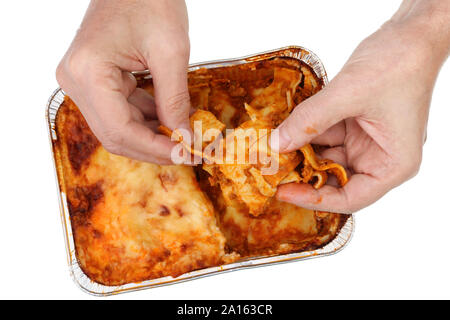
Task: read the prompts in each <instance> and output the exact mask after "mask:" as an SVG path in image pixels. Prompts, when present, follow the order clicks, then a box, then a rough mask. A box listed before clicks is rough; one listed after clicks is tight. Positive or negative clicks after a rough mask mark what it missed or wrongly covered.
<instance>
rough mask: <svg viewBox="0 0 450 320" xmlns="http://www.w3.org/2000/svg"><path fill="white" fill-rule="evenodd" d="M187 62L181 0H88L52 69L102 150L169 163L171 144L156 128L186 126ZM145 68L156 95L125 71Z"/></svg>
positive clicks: (188, 104) (186, 127)
mask: <svg viewBox="0 0 450 320" xmlns="http://www.w3.org/2000/svg"><path fill="white" fill-rule="evenodd" d="M188 62H189V37H188V18H187V11H186V6H185V3H184V1H182V0H158V1H148V0H127V1H119V0H108V1H105V0H103V1H102V0H93V1H91V3H90V6H89V8H88V10H87V12H86V16H85V17H84V20H83V23H82V25H81V27H80V29H79V31H78V33H77V35H76V37H75V39H74V41H73V43H72V45H71V46H70V48H69V50H68V51H67V53H66V55H65V56H64V58H63V59H62V61H61V63H60V64H59V66H58V68H57V73H56V74H57V80H58V82H59V84H60V85H61V87H62V88H63V90H64V91H65V92H66V93H67V94H68V95H69V96H70V97H71V98H72V99H73V100H74V101H75V103H76V104H77V105H78V106H79V108H80V110H81V112H82V113H83V116H84V117H85V118H86V121H87V122H88V124H89V126H90V128H91V129H92V131H93V132H94V134H95V135H96V136H97V138H98V139H99V140H100V142H101V143H102V144H103V146H104V147H105V149H106V150H108V151H110V152H112V153H115V154H119V155H124V156H128V157H131V158H134V159H137V160H142V161H148V162H153V163H158V164H171V163H172V161H171V160H170V153H171V150H172V147H173V146H174V145H175V143H174V142H171V141H170V139H169V138H167V137H165V136H163V135H159V134H157V133H156V128H157V127H158V125H159V123H161V124H163V125H165V126H167V127H169V128H171V129H175V128H184V129H188V130H189V129H190V126H189V119H188V117H189V110H190V103H189V92H188V88H187V66H188ZM147 68H148V69H150V72H151V73H152V76H153V82H154V86H155V99H154V100H153V98H152V97H151V96H150V95H149V94H148V93H146V92H145V91H144V90H142V89H136V79H135V78H134V76H133V75H132V74H131V73H130V71H141V70H145V69H147Z"/></svg>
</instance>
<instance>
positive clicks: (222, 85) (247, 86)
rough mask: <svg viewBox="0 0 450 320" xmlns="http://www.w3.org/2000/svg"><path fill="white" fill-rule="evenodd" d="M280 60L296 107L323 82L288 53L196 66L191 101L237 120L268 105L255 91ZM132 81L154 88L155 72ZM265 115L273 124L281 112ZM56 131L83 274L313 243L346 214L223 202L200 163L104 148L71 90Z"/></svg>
mask: <svg viewBox="0 0 450 320" xmlns="http://www.w3.org/2000/svg"><path fill="white" fill-rule="evenodd" d="M276 68H284V69H289V70H292V71H293V72H295V73H296V74H297V76H298V77H299V79H300V81H299V83H298V85H297V87H296V89H295V94H294V96H293V97H292V100H293V103H295V105H296V104H298V103H300V102H301V101H303V100H304V99H306V98H308V97H309V96H311V95H313V94H314V93H316V92H317V91H318V90H320V89H321V88H322V86H323V83H322V82H321V81H319V79H318V78H317V77H316V76H315V75H314V73H313V72H312V71H311V69H310V68H309V67H307V66H306V65H305V64H303V63H301V62H299V61H298V60H295V59H290V58H276V59H270V60H265V61H259V62H250V63H247V64H244V65H240V66H234V67H222V68H216V69H199V70H196V71H193V72H190V73H189V92H190V96H191V103H192V106H193V107H194V108H198V109H202V110H207V111H210V112H212V113H213V114H214V115H215V116H216V117H217V119H218V120H220V121H221V122H222V123H224V124H225V125H226V127H227V128H236V127H238V126H239V125H241V124H242V123H244V122H245V121H248V120H249V117H248V114H247V112H246V111H245V109H244V103H248V104H250V103H252V101H253V104H252V106H255V105H257V104H261V105H263V104H264V99H263V98H261V97H260V95H261V94H262V93H263V92H264V89H266V88H268V87H270V86H271V85H272V86H273V84H274V70H275V69H276ZM138 83H139V86H140V87H142V88H144V89H146V90H147V91H148V92H150V93H151V94H153V85H152V82H151V80H145V79H138ZM285 89H286V88H280V89H279V90H285ZM266 93H267V90H266ZM258 97H259V98H258ZM258 99H259V100H261V101H259V100H258ZM255 101H256V102H258V103H255ZM285 116H287V114H286V115H284V117H285ZM270 119H271V120H270V121H272V124H273V125H274V126H276V125H278V124H279V123H280V122H281V121H282V120H283V117H281V116H276V115H273V117H271V118H270ZM56 131H57V137H58V140H57V141H56V143H55V150H56V160H57V167H58V168H57V169H58V175H59V179H60V181H61V186H62V191H64V193H65V194H66V196H67V203H68V207H69V213H70V219H71V224H72V231H73V234H74V239H75V249H76V256H77V259H78V262H79V264H80V266H81V268H82V270H83V271H84V272H85V273H86V275H87V276H88V277H89V278H90V279H92V280H93V281H95V282H98V283H101V284H104V285H121V284H125V283H131V282H140V281H144V280H148V279H155V278H160V277H164V276H173V277H176V276H179V275H181V274H183V273H186V272H189V271H192V270H197V269H202V268H206V267H210V266H218V265H221V264H225V263H229V262H233V261H236V260H238V259H240V258H245V257H249V256H256V255H274V254H281V253H288V252H295V251H302V250H309V249H315V248H319V247H321V246H324V245H325V244H327V243H328V242H330V241H331V240H332V239H334V237H335V236H336V234H337V232H338V231H339V229H340V227H341V226H342V225H343V223H344V222H345V221H346V219H347V216H344V215H339V214H332V213H319V212H314V211H311V210H306V209H303V208H299V207H295V206H293V205H289V204H286V203H281V202H278V201H277V200H275V199H271V200H270V205H268V206H266V209H265V211H264V212H263V213H262V214H260V215H258V216H256V217H255V216H252V215H250V214H249V212H248V208H247V207H246V206H245V204H244V203H242V202H239V201H238V200H236V202H235V203H232V205H229V204H227V205H226V204H225V202H224V199H223V195H222V193H221V192H220V190H219V189H218V187H217V186H216V185H212V184H211V183H210V181H209V180H210V179H208V178H209V175H208V173H207V172H206V171H204V170H203V169H202V168H201V166H198V167H196V168H194V169H193V168H192V167H185V166H158V165H154V164H150V163H144V162H139V161H135V160H131V159H128V158H125V157H121V156H117V155H113V154H110V153H108V152H107V151H106V150H105V149H104V148H103V147H102V146H101V144H100V143H99V141H98V140H97V138H96V137H95V136H94V134H93V133H92V131H91V130H90V129H89V127H88V125H87V123H86V121H85V120H84V118H83V116H82V114H81V113H80V111H79V110H78V108H77V107H76V105H75V104H74V103H73V102H72V101H71V100H70V98H68V97H66V99H65V101H64V103H63V104H62V106H61V107H60V109H59V111H58V114H57V119H56ZM299 156H301V155H299ZM297 170H298V172H301V165H300V166H299V168H297Z"/></svg>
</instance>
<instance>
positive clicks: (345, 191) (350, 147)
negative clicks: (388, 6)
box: [272, 1, 450, 213]
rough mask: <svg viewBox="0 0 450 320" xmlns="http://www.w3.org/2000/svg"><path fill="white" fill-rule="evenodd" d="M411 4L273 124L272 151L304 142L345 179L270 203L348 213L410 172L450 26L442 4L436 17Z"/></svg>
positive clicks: (283, 193)
mask: <svg viewBox="0 0 450 320" xmlns="http://www.w3.org/2000/svg"><path fill="white" fill-rule="evenodd" d="M426 2H427V1H422V4H423V3H426ZM413 3H414V5H417V3H419V4H420V3H421V1H413V2H411V1H405V3H404V5H403V6H402V7H401V8H400V10H399V12H398V13H397V14H396V15H395V16H394V17H393V19H392V20H391V21H389V22H388V23H386V24H385V25H384V26H383V27H382V28H381V29H380V30H379V31H377V32H376V33H374V34H373V35H371V36H370V37H369V38H367V39H366V40H364V41H363V42H362V43H361V44H360V45H359V46H358V48H357V49H356V50H355V51H354V53H353V55H352V56H351V57H350V59H349V60H348V62H347V63H346V64H345V66H344V67H343V69H342V70H341V71H340V73H339V74H338V75H337V76H336V77H335V78H334V79H333V80H332V81H331V82H330V84H329V85H328V86H327V87H326V88H325V89H323V90H322V91H320V92H319V93H317V94H316V95H314V96H313V97H311V98H309V99H308V100H306V101H304V102H303V103H301V104H300V105H299V106H297V107H296V108H295V109H294V111H293V112H292V114H291V115H290V116H289V118H287V119H286V120H285V121H284V122H283V123H282V124H281V125H280V127H279V137H280V138H279V142H278V143H277V142H276V141H274V142H273V144H272V147H273V148H274V149H279V150H280V152H288V151H292V150H296V149H298V148H299V147H301V146H303V145H305V144H306V143H309V142H310V141H312V142H313V143H316V144H321V145H326V146H328V147H329V148H327V149H326V150H325V151H323V152H322V153H321V154H320V156H321V157H323V158H328V159H331V160H334V161H335V162H338V163H340V164H342V165H344V166H345V167H347V168H348V170H349V171H350V173H351V174H352V176H351V178H350V181H349V182H348V183H347V184H346V185H345V186H344V187H342V188H337V187H335V186H333V185H326V186H324V187H323V188H321V189H319V190H315V189H313V188H312V187H311V186H310V185H307V184H288V185H284V186H281V187H280V188H279V190H278V193H277V197H278V199H280V200H282V201H286V202H291V203H293V204H296V205H299V206H302V207H305V208H310V209H315V210H321V211H331V212H341V213H351V212H355V211H357V210H359V209H361V208H363V207H365V206H367V205H369V204H371V203H373V202H374V201H376V200H377V199H379V198H380V197H382V196H383V195H384V194H385V193H386V192H388V191H389V190H391V189H392V188H394V187H396V186H398V185H399V184H401V183H402V182H404V181H406V180H407V179H409V178H411V177H412V176H414V175H415V174H416V173H417V171H418V169H419V166H420V162H421V157H422V146H423V144H424V142H425V139H426V125H427V119H428V110H429V105H430V100H431V94H432V90H433V86H434V82H435V79H436V77H437V74H438V71H439V69H440V66H441V65H442V63H443V62H444V61H445V59H446V58H447V56H448V54H449V48H450V36H449V30H450V26H449V25H448V21H449V20H448V19H442V16H441V15H440V14H442V12H444V18H445V16H447V18H448V16H449V15H448V13H449V11H448V5H446V6H444V7H445V9H446V10H441V12H438V13H436V10H434V11H430V8H427V7H426V5H422V7H421V8H418V9H419V10H422V11H423V12H424V13H425V17H426V18H424V17H422V16H420V15H419V14H418V13H417V12H415V11H414V10H417V8H412V6H413ZM429 3H437V2H436V1H430V2H429ZM447 4H448V2H447ZM405 6H406V7H405ZM426 9H428V10H426ZM434 9H436V8H434ZM441 9H443V8H441ZM438 11H439V10H438ZM445 12H446V15H445ZM430 15H432V16H433V15H434V18H435V19H434V20H433V19H430ZM436 15H437V16H436ZM430 20H431V21H435V22H436V23H444V26H445V25H446V27H445V28H442V25H441V28H438V27H437V26H436V25H434V26H433V23H431V22H430ZM445 20H446V22H445ZM430 27H431V29H430ZM425 30H427V32H428V33H427V32H426V31H425ZM442 30H444V31H442ZM436 37H437V38H436ZM277 144H278V147H277Z"/></svg>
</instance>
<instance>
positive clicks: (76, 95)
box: [57, 0, 450, 213]
mask: <svg viewBox="0 0 450 320" xmlns="http://www.w3.org/2000/svg"><path fill="white" fill-rule="evenodd" d="M449 23H450V0H405V1H404V2H403V3H402V5H401V7H400V9H399V10H398V12H397V13H396V14H395V15H394V16H393V17H392V18H391V19H390V20H389V21H388V22H387V23H386V24H385V25H383V26H382V28H381V29H380V30H378V31H377V32H375V33H374V34H373V35H371V36H370V37H368V38H367V39H365V40H364V41H363V42H362V43H361V44H360V45H359V46H358V47H357V48H356V50H355V51H354V53H353V55H352V56H351V57H350V59H349V61H348V62H347V63H346V64H345V66H344V67H343V68H342V70H341V72H340V73H339V74H338V75H337V76H336V77H335V78H334V79H333V80H332V81H331V83H330V84H329V86H327V87H326V88H325V89H324V90H322V91H321V92H319V93H318V94H316V95H315V96H313V97H311V98H310V99H308V100H306V101H304V102H303V103H301V104H300V105H298V106H297V107H296V108H295V109H294V111H293V113H292V114H291V115H290V116H289V118H288V119H286V120H285V122H283V123H282V124H281V126H280V128H279V136H280V140H279V141H272V147H273V148H274V149H279V150H280V151H281V152H289V151H292V150H296V149H299V148H300V147H302V146H303V145H305V144H306V143H309V142H311V141H312V142H313V143H317V144H322V145H325V146H327V147H329V148H327V149H326V150H325V151H323V152H322V154H321V156H322V157H325V158H330V159H332V160H334V161H336V162H339V163H341V164H343V165H345V166H346V167H347V168H348V170H349V171H350V173H351V174H352V176H351V178H350V181H349V182H348V183H347V184H346V185H345V187H343V188H336V187H335V186H334V185H333V181H332V179H330V183H329V185H326V186H324V187H323V188H321V189H319V190H315V189H314V188H312V187H311V186H309V185H305V184H289V185H285V186H282V187H280V188H279V190H278V193H277V197H278V198H279V199H280V200H283V201H287V202H291V203H294V204H296V205H299V206H302V207H305V208H310V209H317V210H322V211H332V212H343V213H351V212H355V211H357V210H359V209H361V208H363V207H365V206H367V205H369V204H371V203H373V202H374V201H376V200H377V199H379V198H380V197H381V196H383V195H384V194H385V193H386V192H388V191H389V190H391V189H392V188H394V187H396V186H397V185H399V184H401V183H402V182H404V181H406V180H408V179H409V178H411V177H412V176H414V174H415V173H417V171H418V169H419V166H420V162H421V156H422V146H423V143H424V141H425V138H426V125H427V119H428V111H429V105H430V100H431V94H432V90H433V86H434V82H435V80H436V77H437V74H438V72H439V69H440V67H441V66H442V64H443V63H444V61H445V60H446V59H447V56H448V54H449V51H450V49H449V48H450V26H449ZM188 60H189V39H188V20H187V12H186V6H185V4H184V2H183V1H181V0H154V1H148V0H127V1H119V0H109V1H101V0H93V1H91V5H90V7H89V9H88V11H87V13H86V16H85V18H84V21H83V23H82V25H81V28H80V30H79V32H78V33H77V35H76V37H75V39H74V41H73V43H72V45H71V47H70V48H69V50H68V51H67V53H66V55H65V56H64V58H63V59H62V61H61V63H60V65H59V67H58V69H57V79H58V82H59V83H60V85H61V87H62V88H63V89H64V90H65V91H66V92H67V93H68V94H69V95H70V96H71V97H72V99H73V100H74V101H75V103H77V105H78V106H79V107H80V109H81V111H82V113H83V115H84V117H85V118H86V120H87V122H88V123H89V125H90V127H91V129H92V130H93V132H94V133H95V135H96V136H97V137H98V138H99V140H100V141H101V142H102V144H103V146H104V147H105V148H106V149H107V150H108V151H110V152H112V153H116V154H120V155H124V156H127V157H130V158H134V159H137V160H142V161H149V162H154V163H158V164H170V163H172V161H171V159H170V155H171V150H172V147H173V146H174V144H173V142H171V141H170V140H169V138H167V137H165V136H163V135H160V134H157V132H156V128H157V126H158V125H160V124H162V125H164V126H166V127H168V128H170V129H172V130H173V129H175V128H184V129H188V130H189V124H188V117H189V110H190V105H189V94H188V90H187V80H186V68H187V64H188ZM146 68H149V69H150V71H151V73H152V75H153V77H154V84H155V100H153V98H151V97H150V96H149V95H148V94H146V93H145V92H144V91H143V90H141V89H136V80H135V79H134V77H132V76H131V74H130V73H129V71H132V70H133V71H137V70H144V69H146ZM273 136H277V135H273Z"/></svg>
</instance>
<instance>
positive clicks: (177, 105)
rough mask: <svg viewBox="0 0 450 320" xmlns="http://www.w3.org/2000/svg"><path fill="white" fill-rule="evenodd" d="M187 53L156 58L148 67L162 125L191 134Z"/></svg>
mask: <svg viewBox="0 0 450 320" xmlns="http://www.w3.org/2000/svg"><path fill="white" fill-rule="evenodd" d="M188 61H189V51H188V52H177V53H176V54H169V55H162V56H159V57H153V59H152V60H151V63H150V65H149V68H150V71H151V73H152V77H153V84H154V87H155V104H156V113H157V115H158V119H159V121H160V122H161V123H162V124H163V125H165V126H166V127H168V128H170V129H172V130H174V129H177V128H183V129H187V130H189V131H190V125H189V111H190V106H191V105H190V99H189V91H188V84H187V68H188Z"/></svg>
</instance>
